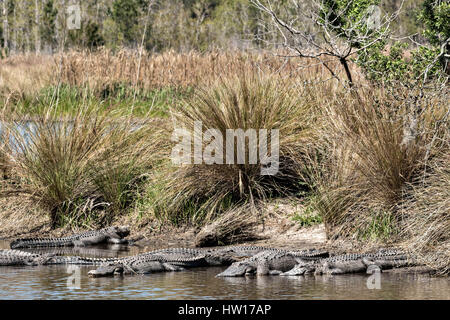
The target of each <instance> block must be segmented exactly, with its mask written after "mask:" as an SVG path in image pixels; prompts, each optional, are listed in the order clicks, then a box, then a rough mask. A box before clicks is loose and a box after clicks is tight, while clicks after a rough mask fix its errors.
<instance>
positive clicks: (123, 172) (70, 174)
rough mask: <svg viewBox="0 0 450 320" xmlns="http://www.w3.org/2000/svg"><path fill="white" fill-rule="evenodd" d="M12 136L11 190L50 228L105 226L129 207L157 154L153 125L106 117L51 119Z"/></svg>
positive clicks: (84, 113)
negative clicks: (31, 203)
mask: <svg viewBox="0 0 450 320" xmlns="http://www.w3.org/2000/svg"><path fill="white" fill-rule="evenodd" d="M5 125H8V126H9V129H10V131H11V132H12V137H13V145H12V150H14V152H12V153H11V154H10V158H12V161H11V163H12V169H13V170H14V172H15V174H16V175H17V177H18V179H19V183H18V184H16V185H15V186H13V187H12V188H13V189H10V190H4V195H5V194H6V195H8V194H10V193H11V192H14V191H15V190H16V191H17V190H18V191H19V192H20V193H21V194H23V195H25V196H28V197H32V198H33V199H35V200H36V201H37V203H38V204H39V205H40V206H41V207H42V208H43V209H44V210H46V211H47V212H48V214H49V215H50V220H51V223H52V226H53V227H56V226H60V225H65V224H72V225H77V224H78V225H79V224H85V225H104V224H109V223H110V222H111V221H112V219H113V218H114V216H115V215H117V214H119V213H121V212H122V210H124V209H126V208H127V206H129V205H130V204H131V203H132V202H133V199H134V198H135V197H136V195H137V194H138V193H139V190H140V188H141V187H142V184H143V183H144V182H145V181H146V179H147V176H148V175H149V174H150V173H151V169H152V166H153V164H154V163H155V161H156V160H155V159H158V154H159V152H161V145H158V142H157V141H158V140H157V136H158V123H157V121H146V122H142V121H140V122H134V121H132V120H131V119H130V118H126V119H125V118H117V117H113V116H111V115H110V114H109V113H108V112H103V113H100V112H95V113H94V111H92V110H81V111H79V113H78V114H77V116H76V117H74V118H72V117H70V118H55V117H53V116H52V114H51V113H48V114H46V115H44V116H42V117H41V118H40V119H35V120H34V121H33V122H31V123H30V125H27V126H24V125H23V122H21V121H15V122H13V123H5Z"/></svg>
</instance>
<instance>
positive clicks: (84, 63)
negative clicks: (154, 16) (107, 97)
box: [0, 49, 337, 95]
mask: <svg viewBox="0 0 450 320" xmlns="http://www.w3.org/2000/svg"><path fill="white" fill-rule="evenodd" d="M336 63H337V61H336ZM331 64H333V63H332V62H331ZM138 67H139V68H138ZM138 70H139V72H138ZM242 70H251V71H264V72H269V73H278V74H280V75H282V76H284V77H287V78H291V79H297V78H298V79H303V80H312V79H314V81H319V80H320V79H325V78H328V77H329V72H328V71H327V70H326V69H325V68H324V67H323V66H321V65H318V64H308V62H305V61H304V60H295V59H283V58H280V57H277V56H275V55H273V54H270V53H265V52H245V51H225V52H224V51H212V52H207V53H198V52H194V51H192V52H187V53H176V52H173V51H167V52H164V53H160V54H154V53H150V52H146V51H144V52H143V54H142V56H140V55H139V52H138V51H136V50H129V49H120V50H117V51H112V50H109V49H102V50H98V51H95V52H91V51H69V52H64V53H60V54H56V55H54V56H47V55H41V56H36V55H17V56H12V57H8V58H6V59H3V60H2V61H1V64H0V92H1V93H2V94H3V95H8V94H13V93H14V94H28V95H33V94H36V92H38V91H39V90H41V89H42V88H44V87H46V86H52V85H53V86H54V85H57V84H58V83H59V82H61V83H63V84H66V85H71V86H77V87H81V88H86V87H87V88H90V89H91V90H94V91H99V92H102V91H105V90H106V91H107V90H113V89H114V88H115V87H116V86H117V85H118V84H120V83H125V84H127V85H131V86H133V87H135V88H139V89H145V90H153V89H155V88H165V87H183V88H186V87H192V86H197V85H199V84H208V83H213V82H214V81H216V80H217V79H218V78H220V77H223V76H231V75H235V74H237V73H238V72H242Z"/></svg>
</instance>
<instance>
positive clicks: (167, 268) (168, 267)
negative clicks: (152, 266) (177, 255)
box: [162, 262, 186, 271]
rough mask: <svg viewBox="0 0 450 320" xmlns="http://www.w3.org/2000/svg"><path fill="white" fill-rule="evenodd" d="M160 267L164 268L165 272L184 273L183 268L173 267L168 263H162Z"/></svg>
mask: <svg viewBox="0 0 450 320" xmlns="http://www.w3.org/2000/svg"><path fill="white" fill-rule="evenodd" d="M162 265H163V266H164V268H165V269H166V270H167V271H184V270H186V269H185V268H183V267H180V266H176V265H173V264H170V263H167V262H165V263H163V264H162Z"/></svg>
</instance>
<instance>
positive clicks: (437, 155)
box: [310, 88, 449, 270]
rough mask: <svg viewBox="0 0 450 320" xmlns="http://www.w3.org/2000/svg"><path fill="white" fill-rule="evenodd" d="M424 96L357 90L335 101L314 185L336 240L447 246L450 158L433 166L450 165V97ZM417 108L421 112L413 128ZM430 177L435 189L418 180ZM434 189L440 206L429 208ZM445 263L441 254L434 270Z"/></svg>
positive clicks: (327, 114)
mask: <svg viewBox="0 0 450 320" xmlns="http://www.w3.org/2000/svg"><path fill="white" fill-rule="evenodd" d="M417 93H418V92H416V91H415V90H414V89H406V88H403V89H402V88H397V90H396V92H395V94H393V93H392V92H388V91H385V90H383V89H381V88H372V90H370V91H369V90H365V89H363V88H360V89H358V93H355V92H343V93H339V94H337V95H336V96H335V97H334V98H332V97H330V99H329V101H328V103H327V104H326V105H324V107H323V108H322V109H321V113H322V116H323V118H322V119H323V121H324V126H323V127H322V128H321V129H320V131H321V134H320V137H321V140H320V141H319V142H318V144H317V149H316V150H317V152H316V153H315V154H314V156H311V157H310V161H311V163H312V164H311V168H312V171H311V183H312V185H313V186H314V190H315V193H316V195H317V197H318V199H319V201H317V203H316V205H315V209H316V210H317V211H318V212H319V213H320V215H321V216H322V217H323V218H324V222H325V226H326V230H327V235H328V237H329V238H331V239H337V238H347V239H354V240H359V241H363V242H374V241H375V242H379V243H391V244H392V243H397V244H398V243H402V242H404V241H405V240H408V241H410V242H408V243H409V244H412V245H411V248H414V247H415V248H416V249H417V250H415V251H418V250H419V248H420V247H421V246H422V244H420V240H419V239H420V236H424V235H425V234H428V237H429V238H428V240H427V241H425V242H426V244H427V245H428V244H430V243H431V242H432V241H435V240H436V239H440V240H439V241H435V242H434V250H438V252H442V250H444V251H445V250H446V248H448V239H447V238H446V237H441V238H439V235H442V234H443V233H444V234H445V232H444V231H443V230H446V229H447V230H449V229H448V221H447V220H446V219H447V218H448V214H447V213H448V210H447V211H445V210H446V209H443V208H444V207H442V205H444V203H445V200H444V199H445V198H444V197H445V191H444V185H445V182H444V181H443V180H445V178H446V176H445V165H444V164H445V161H440V162H439V163H440V164H441V165H440V166H438V167H437V168H430V166H429V165H427V162H429V163H430V164H431V163H435V162H434V161H437V160H436V159H444V158H445V159H447V160H448V154H449V148H448V144H446V143H443V141H446V140H448V133H449V130H448V120H447V122H446V121H444V120H445V119H446V116H448V112H449V111H448V105H447V103H446V101H447V99H446V97H447V95H446V93H445V92H441V93H436V92H428V93H425V94H424V95H423V96H422V97H420V96H419V95H418V94H417ZM411 97H413V99H411ZM413 105H415V106H416V107H418V108H417V109H416V110H420V112H417V113H416V116H415V117H416V119H415V121H414V124H415V126H414V127H413V128H411V122H410V116H411V112H412V110H411V109H412V107H413ZM439 123H444V125H440V126H438V124H439ZM317 154H319V156H317ZM442 157H444V158H442ZM426 170H428V171H426ZM430 171H431V172H430ZM424 172H429V173H427V174H425V175H424ZM436 175H438V176H439V178H438V177H436ZM423 176H425V177H427V178H426V180H427V181H428V183H427V185H428V187H425V185H423V184H422V183H419V182H420V180H421V179H422V177H423ZM428 177H429V178H428ZM431 185H432V187H430V186H431ZM433 188H435V190H434V191H433V192H435V194H434V200H432V199H433V198H430V200H431V201H433V202H432V203H430V205H429V206H428V204H427V205H424V204H423V201H424V200H425V199H424V197H423V196H424V195H425V194H427V195H430V194H429V192H431V191H432V190H433ZM420 201H422V206H421V205H420V204H419V202H420ZM442 201H444V202H442ZM405 203H408V209H406V210H405V209H404V208H405V207H404V204H405ZM433 206H436V207H437V208H439V210H440V211H439V210H437V211H434V207H433ZM413 207H415V209H414V210H411V208H413ZM425 207H426V209H425ZM419 208H420V209H419ZM419 210H424V211H423V212H420V211H419ZM432 213H433V214H432ZM424 215H426V218H424ZM427 219H428V220H427ZM419 221H420V222H419ZM427 228H429V229H427ZM405 230H408V232H409V235H407V234H408V232H405ZM447 234H448V233H447ZM425 237H427V236H425ZM445 259H448V255H445V254H444V255H441V258H439V259H438V260H439V261H440V262H436V261H435V263H432V265H433V267H436V268H438V269H441V270H442V266H443V264H445V262H444V260H445ZM446 261H447V262H448V260H446ZM447 270H448V269H447Z"/></svg>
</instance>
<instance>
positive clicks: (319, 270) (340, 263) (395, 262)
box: [280, 249, 414, 276]
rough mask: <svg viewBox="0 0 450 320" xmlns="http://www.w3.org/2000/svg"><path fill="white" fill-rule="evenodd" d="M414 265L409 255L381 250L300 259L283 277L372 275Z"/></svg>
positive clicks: (397, 251) (393, 250) (399, 251)
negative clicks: (323, 257) (348, 274)
mask: <svg viewBox="0 0 450 320" xmlns="http://www.w3.org/2000/svg"><path fill="white" fill-rule="evenodd" d="M411 265H414V264H413V262H412V261H410V259H408V257H407V255H406V254H405V253H404V252H402V251H401V250H398V249H392V250H384V249H383V250H379V251H378V252H375V253H363V254H342V255H336V256H333V257H329V258H325V259H319V260H316V261H306V260H303V261H302V259H299V263H298V264H297V265H296V266H295V267H294V268H292V269H291V270H289V271H286V272H284V273H281V274H280V275H282V276H297V275H304V274H312V273H314V274H315V275H320V274H331V275H336V274H345V273H356V272H366V273H369V274H372V273H374V272H381V270H383V269H392V268H396V267H397V268H398V267H405V266H411Z"/></svg>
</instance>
